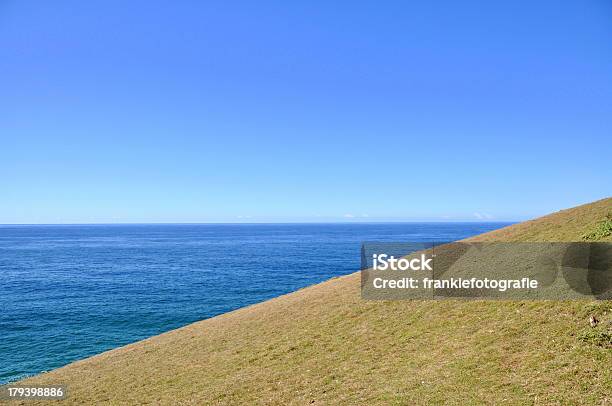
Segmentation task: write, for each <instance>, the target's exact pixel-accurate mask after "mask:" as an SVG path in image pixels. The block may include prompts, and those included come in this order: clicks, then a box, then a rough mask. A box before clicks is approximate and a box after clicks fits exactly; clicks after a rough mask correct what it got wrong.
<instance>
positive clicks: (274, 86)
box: [0, 0, 612, 223]
mask: <svg viewBox="0 0 612 406" xmlns="http://www.w3.org/2000/svg"><path fill="white" fill-rule="evenodd" d="M611 40H612V4H610V2H609V1H607V0H599V1H598V0H585V1H572V2H570V1H567V2H559V1H537V2H533V1H512V2H491V1H478V2H471V1H461V2H457V1H438V2H425V1H422V2H405V1H398V2H383V3H381V2H374V1H371V2H348V1H346V2H344V1H341V2H329V1H325V2H323V1H321V2H318V1H314V2H305V1H304V2H286V1H285V2H280V1H275V2H268V1H263V2H260V1H257V2H255V1H253V2H241V1H236V2H199V1H193V2H190V1H179V2H165V1H164V2H161V1H160V2H157V1H150V0H149V1H130V2H122V1H86V2H84V1H56V2H49V1H6V0H5V1H3V2H1V3H0V91H1V93H2V97H0V141H1V143H0V173H1V174H2V175H1V177H0V191H1V192H0V223H80V222H85V223H93V222H261V221H271V222H284V221H411V220H412V221H415V220H417V221H418V220H428V221H448V220H453V221H461V220H481V219H485V220H500V221H501V220H520V219H524V218H528V217H533V216H536V215H540V214H545V213H548V212H550V211H554V210H558V209H561V208H565V207H570V206H573V205H576V204H580V203H585V202H588V201H591V200H595V199H599V198H602V197H606V196H608V195H610V194H611V193H610V191H611V190H612V169H611V168H612V165H610V162H609V161H610V152H611V150H612V148H611V143H612V111H611V107H612V48H611V47H610V41H611Z"/></svg>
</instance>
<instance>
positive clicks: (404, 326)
mask: <svg viewBox="0 0 612 406" xmlns="http://www.w3.org/2000/svg"><path fill="white" fill-rule="evenodd" d="M609 212H612V199H611V198H609V199H605V200H601V201H598V202H595V203H592V204H589V205H584V206H580V207H577V208H573V209H569V210H564V211H561V212H558V213H555V214H552V215H549V216H546V217H542V218H539V219H536V220H533V221H528V222H525V223H521V224H517V225H513V226H510V227H506V228H504V229H501V230H497V231H493V232H490V233H487V234H483V235H481V236H478V237H475V238H473V239H472V240H482V241H487V240H488V241H492V240H506V241H580V240H582V239H583V236H585V235H587V234H589V233H592V232H593V230H595V229H597V228H598V227H599V225H600V224H601V223H602V222H604V221H605V219H606V215H607V214H608V213H609ZM600 240H603V241H610V240H611V239H610V236H603V237H601V239H600ZM611 312H612V303H611V302H609V301H608V302H584V301H574V302H492V301H476V302H467V301H452V300H446V301H393V302H391V301H388V302H368V301H364V300H361V298H360V292H359V275H358V274H352V275H349V276H346V277H341V278H335V279H332V280H329V281H327V282H324V283H321V284H318V285H315V286H311V287H308V288H305V289H302V290H300V291H298V292H295V293H292V294H289V295H285V296H282V297H279V298H276V299H273V300H270V301H267V302H264V303H260V304H257V305H254V306H250V307H247V308H243V309H240V310H237V311H234V312H231V313H227V314H224V315H221V316H218V317H214V318H212V319H208V320H204V321H201V322H198V323H194V324H191V325H189V326H186V327H184V328H181V329H178V330H174V331H171V332H169V333H166V334H162V335H160V336H156V337H153V338H150V339H148V340H144V341H141V342H138V343H135V344H132V345H128V346H125V347H122V348H119V349H116V350H113V351H108V352H106V353H103V354H100V355H98V356H95V357H92V358H88V359H86V360H83V361H79V362H75V363H73V364H70V365H68V366H66V367H64V368H60V369H57V370H55V371H52V372H49V373H45V374H41V375H39V376H36V377H33V378H30V379H28V380H26V381H24V382H23V383H28V384H53V383H66V384H67V385H68V386H69V399H68V400H67V401H64V402H63V403H62V404H95V403H102V402H108V403H113V404H122V403H129V404H152V403H158V404H236V403H248V404H253V403H254V404H261V403H265V404H330V403H333V404H364V403H366V402H367V403H373V404H411V405H412V404H432V403H433V404H439V403H446V404H457V405H460V404H461V405H463V404H564V405H565V404H610V403H611V402H612V368H611V366H612V349H610V347H609V346H607V343H606V341H605V339H604V340H603V342H600V341H594V340H591V339H590V338H589V337H588V335H589V334H591V333H593V331H598V332H599V331H603V332H605V330H603V329H608V328H610V324H609V323H610V320H612V319H611V318H610V313H611ZM591 314H596V315H598V317H599V318H600V320H602V322H601V323H600V324H601V326H598V328H597V329H591V327H589V325H588V317H589V315H591ZM28 403H29V404H32V402H28Z"/></svg>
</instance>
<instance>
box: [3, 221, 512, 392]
mask: <svg viewBox="0 0 612 406" xmlns="http://www.w3.org/2000/svg"><path fill="white" fill-rule="evenodd" d="M503 225H505V224H501V223H463V224H462V223H449V224H441V223H427V224H426V223H423V224H416V223H406V224H282V225H280V224H278V225H273V224H266V225H255V224H252V225H249V224H246V225H244V224H243V225H229V224H227V225H178V224H177V225H70V226H50V225H49V226H0V338H1V339H0V383H3V382H10V381H14V380H17V379H20V378H23V377H26V376H29V375H32V374H36V373H39V372H41V371H47V370H51V369H53V368H57V367H60V366H62V365H65V364H67V363H69V362H72V361H75V360H78V359H82V358H85V357H88V356H91V355H94V354H97V353H100V352H102V351H106V350H109V349H112V348H115V347H118V346H121V345H125V344H128V343H131V342H134V341H137V340H140V339H143V338H146V337H150V336H152V335H155V334H159V333H162V332H164V331H168V330H171V329H174V328H177V327H180V326H183V325H185V324H188V323H191V322H194V321H197V320H201V319H205V318H208V317H212V316H215V315H218V314H221V313H224V312H228V311H230V310H234V309H237V308H239V307H242V306H246V305H249V304H252V303H256V302H261V301H263V300H266V299H269V298H272V297H275V296H278V295H281V294H284V293H287V292H291V291H294V290H296V289H299V288H301V287H304V286H307V285H311V284H314V283H317V282H320V281H323V280H326V279H329V278H330V277H333V276H338V275H343V274H348V273H351V272H355V271H358V270H359V265H360V252H359V250H360V244H361V242H363V241H449V240H456V239H460V238H464V237H468V236H471V235H475V234H479V233H482V232H485V231H489V230H492V229H495V228H499V227H502V226H503Z"/></svg>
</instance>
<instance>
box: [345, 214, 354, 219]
mask: <svg viewBox="0 0 612 406" xmlns="http://www.w3.org/2000/svg"><path fill="white" fill-rule="evenodd" d="M344 218H345V219H352V218H355V216H353V215H352V214H351V213H347V214H345V215H344Z"/></svg>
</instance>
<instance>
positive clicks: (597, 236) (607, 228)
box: [582, 213, 612, 241]
mask: <svg viewBox="0 0 612 406" xmlns="http://www.w3.org/2000/svg"><path fill="white" fill-rule="evenodd" d="M610 236H612V214H610V213H608V214H607V215H606V218H605V219H604V220H603V221H601V222H600V223H598V224H597V225H596V226H595V228H594V229H593V230H592V231H589V232H588V233H585V234H583V236H582V239H583V240H587V241H600V240H603V239H604V238H607V237H610Z"/></svg>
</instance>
